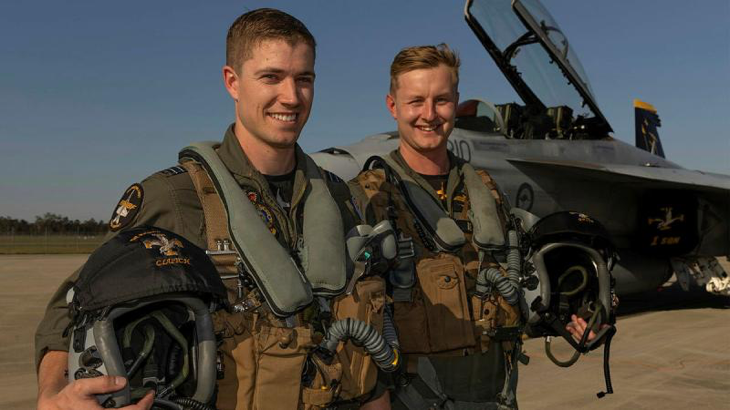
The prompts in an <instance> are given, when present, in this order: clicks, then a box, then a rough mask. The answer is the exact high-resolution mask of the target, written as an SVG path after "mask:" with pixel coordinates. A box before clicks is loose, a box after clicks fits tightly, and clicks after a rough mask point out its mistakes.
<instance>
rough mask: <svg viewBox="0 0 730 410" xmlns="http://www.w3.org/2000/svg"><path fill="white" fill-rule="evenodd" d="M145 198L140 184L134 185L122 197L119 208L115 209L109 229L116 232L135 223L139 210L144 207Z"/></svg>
mask: <svg viewBox="0 0 730 410" xmlns="http://www.w3.org/2000/svg"><path fill="white" fill-rule="evenodd" d="M143 198H144V190H143V189H142V185H140V184H132V186H130V187H129V188H127V190H126V191H124V195H122V199H120V200H119V202H118V203H117V206H116V207H115V208H114V214H113V215H112V217H111V219H110V220H109V229H110V230H111V231H112V232H116V231H118V230H120V229H122V228H124V227H125V226H127V225H129V224H130V223H131V222H132V221H134V217H135V216H137V213H138V212H139V208H140V207H141V206H142V199H143Z"/></svg>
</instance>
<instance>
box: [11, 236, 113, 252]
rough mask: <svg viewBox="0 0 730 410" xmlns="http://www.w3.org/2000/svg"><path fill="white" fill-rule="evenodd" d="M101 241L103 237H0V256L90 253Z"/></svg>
mask: <svg viewBox="0 0 730 410" xmlns="http://www.w3.org/2000/svg"><path fill="white" fill-rule="evenodd" d="M103 239H104V236H103V235H99V236H77V235H47V236H46V235H0V254H34V253H37V254H60V253H90V252H91V251H93V250H94V249H96V247H97V246H99V245H100V244H101V242H102V240H103Z"/></svg>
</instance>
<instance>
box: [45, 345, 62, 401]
mask: <svg viewBox="0 0 730 410" xmlns="http://www.w3.org/2000/svg"><path fill="white" fill-rule="evenodd" d="M67 371H68V352H63V351H60V350H51V351H49V352H47V353H46V354H45V355H44V356H43V359H41V364H40V366H39V367H38V399H39V400H40V399H41V397H49V396H53V395H55V394H57V393H58V392H59V391H61V389H63V388H64V387H65V386H66V385H67V384H68V379H67V376H66V372H67Z"/></svg>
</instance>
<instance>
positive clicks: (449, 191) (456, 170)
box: [390, 148, 464, 214]
mask: <svg viewBox="0 0 730 410" xmlns="http://www.w3.org/2000/svg"><path fill="white" fill-rule="evenodd" d="M446 154H447V155H448V156H449V179H448V181H447V182H446V195H447V198H448V200H447V201H446V202H447V204H448V209H446V211H447V212H448V213H449V214H451V202H452V201H451V199H452V198H453V197H454V192H456V189H457V188H458V187H459V185H460V184H461V183H462V180H463V178H462V173H461V166H462V165H463V164H464V160H462V159H461V158H459V157H457V156H456V155H454V154H453V153H452V152H451V151H449V150H447V151H446ZM390 157H391V158H392V159H393V160H395V161H396V162H397V163H398V164H399V165H400V166H401V167H403V169H404V170H405V171H406V172H407V173H408V176H409V177H411V178H413V180H414V181H416V182H417V183H418V185H420V186H421V187H422V188H424V189H425V190H426V191H427V192H428V193H429V194H430V195H431V196H432V197H433V198H434V199H436V202H437V203H439V204H441V205H443V204H442V202H441V200H440V199H439V197H438V196H437V195H436V192H435V191H434V189H433V187H432V186H431V184H429V183H428V181H426V179H425V178H423V177H422V176H421V175H420V174H419V173H418V172H416V171H414V170H413V169H412V168H411V167H410V165H408V163H407V162H406V160H405V159H403V156H402V155H401V153H400V150H399V149H397V148H396V149H395V150H393V151H391V153H390Z"/></svg>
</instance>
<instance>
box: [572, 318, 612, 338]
mask: <svg viewBox="0 0 730 410" xmlns="http://www.w3.org/2000/svg"><path fill="white" fill-rule="evenodd" d="M570 320H571V321H570V323H568V324H567V325H566V326H565V330H567V331H568V332H570V334H571V335H572V336H573V339H575V341H576V342H580V340H581V338H583V334H584V333H585V332H586V328H587V327H588V323H586V321H585V320H583V318H580V317H578V316H576V315H572V316H571V317H570ZM606 327H608V325H603V326H601V329H604V328H606ZM589 332H590V333H588V339H586V341H587V342H590V341H593V339H595V338H596V334H595V333H594V332H593V331H592V330H590V331H589Z"/></svg>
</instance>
